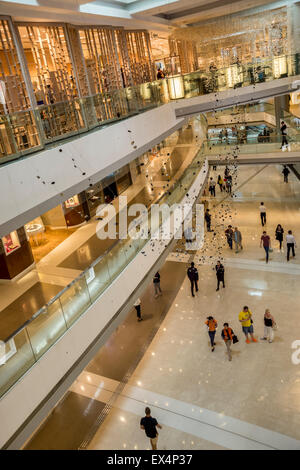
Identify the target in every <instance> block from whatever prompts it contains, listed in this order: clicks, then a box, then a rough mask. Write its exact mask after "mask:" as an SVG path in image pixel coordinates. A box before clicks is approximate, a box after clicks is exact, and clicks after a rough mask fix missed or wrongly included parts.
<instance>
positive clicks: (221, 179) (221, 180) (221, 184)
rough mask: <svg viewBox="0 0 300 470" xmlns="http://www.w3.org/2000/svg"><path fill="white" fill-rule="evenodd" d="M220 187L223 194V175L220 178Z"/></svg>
mask: <svg viewBox="0 0 300 470" xmlns="http://www.w3.org/2000/svg"><path fill="white" fill-rule="evenodd" d="M218 185H219V188H220V191H221V193H222V192H223V186H224V180H223V178H222V176H221V175H219V176H218Z"/></svg>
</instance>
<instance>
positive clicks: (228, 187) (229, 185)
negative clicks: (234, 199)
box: [226, 175, 232, 194]
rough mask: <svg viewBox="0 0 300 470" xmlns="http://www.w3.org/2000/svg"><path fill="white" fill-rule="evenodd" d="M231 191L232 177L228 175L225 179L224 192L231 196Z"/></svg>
mask: <svg viewBox="0 0 300 470" xmlns="http://www.w3.org/2000/svg"><path fill="white" fill-rule="evenodd" d="M231 191H232V176H231V175H228V176H227V178H226V192H227V193H229V194H231Z"/></svg>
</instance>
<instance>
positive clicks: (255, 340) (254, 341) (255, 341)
mask: <svg viewBox="0 0 300 470" xmlns="http://www.w3.org/2000/svg"><path fill="white" fill-rule="evenodd" d="M252 341H253V343H257V339H255V338H253V339H252ZM249 343H250V341H249Z"/></svg>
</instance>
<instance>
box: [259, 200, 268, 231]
mask: <svg viewBox="0 0 300 470" xmlns="http://www.w3.org/2000/svg"><path fill="white" fill-rule="evenodd" d="M259 211H260V220H261V225H262V226H264V225H266V223H267V209H266V206H265V205H264V203H263V202H261V203H260V206H259Z"/></svg>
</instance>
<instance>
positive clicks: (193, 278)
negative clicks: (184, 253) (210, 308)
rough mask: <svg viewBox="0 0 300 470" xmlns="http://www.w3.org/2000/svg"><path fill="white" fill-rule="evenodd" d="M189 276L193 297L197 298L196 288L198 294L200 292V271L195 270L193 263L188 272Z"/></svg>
mask: <svg viewBox="0 0 300 470" xmlns="http://www.w3.org/2000/svg"><path fill="white" fill-rule="evenodd" d="M187 276H188V278H189V280H190V283H191V292H192V296H193V297H195V294H194V287H195V288H196V292H198V280H199V274H198V269H197V268H195V263H193V262H192V263H191V266H190V267H189V268H188V270H187Z"/></svg>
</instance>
